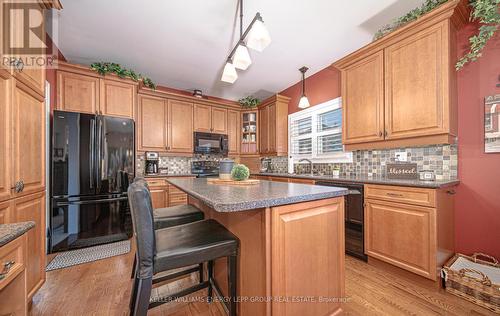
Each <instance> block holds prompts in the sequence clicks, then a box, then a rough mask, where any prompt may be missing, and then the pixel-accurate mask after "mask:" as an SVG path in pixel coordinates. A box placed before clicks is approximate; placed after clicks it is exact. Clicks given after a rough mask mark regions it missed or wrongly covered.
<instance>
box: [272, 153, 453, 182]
mask: <svg viewBox="0 0 500 316" xmlns="http://www.w3.org/2000/svg"><path fill="white" fill-rule="evenodd" d="M401 151H406V152H407V154H408V159H407V161H408V162H413V163H416V164H417V169H418V171H422V170H432V171H434V173H435V175H436V180H450V179H456V178H457V172H458V155H457V145H433V146H427V147H416V148H396V149H383V150H359V151H354V152H353V162H352V163H314V164H313V171H314V172H315V173H321V174H324V175H331V174H332V170H333V168H334V167H339V168H340V174H341V175H342V176H352V175H368V176H385V171H386V164H387V163H391V162H395V161H396V152H401ZM270 159H271V166H270V169H271V170H270V171H271V172H277V173H286V172H287V171H288V159H287V157H274V158H270ZM294 170H295V173H298V174H300V173H310V168H309V165H308V164H294Z"/></svg>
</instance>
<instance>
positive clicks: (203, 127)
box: [194, 104, 212, 133]
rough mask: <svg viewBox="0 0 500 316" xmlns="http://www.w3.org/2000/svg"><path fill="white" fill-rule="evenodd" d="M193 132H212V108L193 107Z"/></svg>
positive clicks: (200, 105) (203, 106)
mask: <svg viewBox="0 0 500 316" xmlns="http://www.w3.org/2000/svg"><path fill="white" fill-rule="evenodd" d="M194 130H195V131H197V132H205V133H210V132H211V131H212V107H211V106H208V105H202V104H195V105H194Z"/></svg>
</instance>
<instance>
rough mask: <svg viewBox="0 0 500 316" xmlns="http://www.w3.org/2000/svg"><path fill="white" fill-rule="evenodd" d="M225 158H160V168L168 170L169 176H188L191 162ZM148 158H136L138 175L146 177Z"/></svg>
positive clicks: (197, 156)
mask: <svg viewBox="0 0 500 316" xmlns="http://www.w3.org/2000/svg"><path fill="white" fill-rule="evenodd" d="M222 158H223V157H222V156H220V155H199V154H197V155H194V156H193V157H177V156H160V163H159V167H160V168H167V169H168V174H174V175H175V174H187V173H191V162H192V161H198V160H210V161H219V160H221V159H222ZM145 164H146V158H145V157H144V155H143V154H141V155H137V157H136V175H137V176H142V175H144V167H145Z"/></svg>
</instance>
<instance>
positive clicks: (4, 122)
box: [0, 74, 14, 201]
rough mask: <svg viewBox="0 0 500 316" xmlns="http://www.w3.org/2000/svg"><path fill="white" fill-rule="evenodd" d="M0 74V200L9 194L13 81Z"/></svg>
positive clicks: (8, 196) (3, 199) (6, 198)
mask: <svg viewBox="0 0 500 316" xmlns="http://www.w3.org/2000/svg"><path fill="white" fill-rule="evenodd" d="M1 75H2V74H0V201H5V200H8V199H10V198H11V197H12V194H11V189H10V187H11V171H12V146H11V135H12V127H11V123H12V122H11V111H12V106H11V104H12V95H13V91H14V90H13V87H12V85H13V81H14V79H11V78H9V77H2V76H1Z"/></svg>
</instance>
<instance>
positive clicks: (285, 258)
mask: <svg viewBox="0 0 500 316" xmlns="http://www.w3.org/2000/svg"><path fill="white" fill-rule="evenodd" d="M343 201H344V199H343V198H337V199H327V200H320V201H314V202H308V203H299V204H292V205H285V206H280V207H274V208H272V210H271V216H272V219H271V223H272V227H271V238H270V239H271V242H272V253H271V272H272V274H271V275H272V282H271V284H272V289H271V291H272V296H273V297H292V296H297V297H300V296H302V297H306V296H308V297H343V296H344V258H345V254H344V251H345V250H344V202H343ZM320 254H321V255H320ZM299 258H307V259H304V260H300V259H299ZM340 307H341V303H339V302H333V301H331V302H328V303H327V302H324V303H318V302H317V301H316V302H301V303H300V304H293V303H292V304H283V303H280V302H277V301H275V302H272V315H277V316H285V315H287V316H290V315H294V316H299V315H336V314H337V313H339V311H340Z"/></svg>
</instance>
